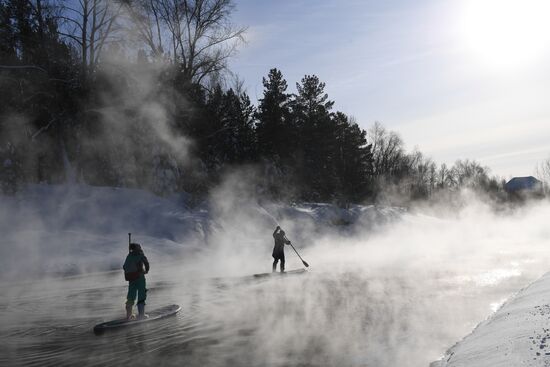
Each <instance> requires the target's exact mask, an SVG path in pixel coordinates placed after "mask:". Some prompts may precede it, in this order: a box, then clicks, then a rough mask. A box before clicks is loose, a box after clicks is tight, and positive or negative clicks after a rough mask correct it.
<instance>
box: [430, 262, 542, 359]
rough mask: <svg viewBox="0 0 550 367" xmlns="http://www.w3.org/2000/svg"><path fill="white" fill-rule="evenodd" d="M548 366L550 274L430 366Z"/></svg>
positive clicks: (504, 306) (522, 292) (502, 308)
mask: <svg viewBox="0 0 550 367" xmlns="http://www.w3.org/2000/svg"><path fill="white" fill-rule="evenodd" d="M462 366H464V367H490V366H491V367H493V366H499V367H506V366H510V367H517V366H544V367H548V366H550V273H547V274H546V275H544V276H543V277H542V278H540V279H538V280H537V281H535V282H533V283H532V284H530V285H529V286H528V287H526V288H524V289H522V290H521V291H519V292H518V293H517V294H516V295H515V296H514V297H512V298H511V299H510V300H509V301H508V302H506V303H505V304H504V305H503V306H502V307H501V308H500V309H499V310H498V311H497V312H496V313H495V314H493V315H492V316H491V317H490V318H489V319H487V320H486V321H484V322H482V323H481V324H479V325H478V327H477V328H476V329H475V330H474V331H473V332H472V333H471V334H470V335H468V336H467V337H466V338H464V339H463V340H462V341H460V342H458V343H457V344H456V345H455V346H453V347H452V348H451V349H449V350H448V351H447V353H446V355H445V357H444V358H443V359H442V360H441V361H438V362H434V363H433V364H432V367H462Z"/></svg>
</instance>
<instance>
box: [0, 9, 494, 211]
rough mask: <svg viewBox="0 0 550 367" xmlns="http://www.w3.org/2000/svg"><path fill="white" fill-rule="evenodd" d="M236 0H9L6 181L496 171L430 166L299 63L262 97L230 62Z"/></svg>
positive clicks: (271, 78)
mask: <svg viewBox="0 0 550 367" xmlns="http://www.w3.org/2000/svg"><path fill="white" fill-rule="evenodd" d="M233 11H234V4H233V3H232V1H231V0H189V1H186V0H157V1H150V0H110V1H108V0H79V1H60V0H51V1H46V0H0V92H1V96H2V97H1V100H0V163H1V166H0V168H1V174H0V183H1V185H2V190H3V191H4V192H5V193H14V192H16V191H17V189H18V188H19V187H21V186H22V185H24V184H25V183H38V182H47V183H62V182H67V181H78V182H83V183H87V184H90V185H107V186H115V187H135V188H144V189H148V190H151V191H153V192H155V193H158V194H166V193H170V192H177V191H186V192H191V193H196V194H204V193H207V192H208V191H209V190H210V189H211V188H212V187H215V186H216V185H217V184H218V183H219V182H220V180H222V178H223V177H224V175H225V174H226V173H227V172H230V171H233V170H235V169H236V168H243V172H253V175H254V180H255V183H256V185H257V189H258V190H260V191H261V192H262V193H263V194H265V195H268V196H270V197H272V198H276V199H286V200H310V201H332V202H338V203H350V202H364V201H374V200H385V199H388V200H391V198H399V199H400V200H410V199H427V198H430V197H433V196H435V195H439V194H442V193H448V192H453V191H459V189H461V188H463V187H470V188H472V189H475V190H477V191H480V192H485V193H489V194H490V195H497V196H498V195H499V193H501V192H502V182H500V180H499V179H497V178H494V177H490V175H489V173H488V170H487V169H486V168H485V167H482V166H481V165H479V164H478V163H477V162H474V161H469V160H463V161H457V162H456V164H455V165H454V166H452V167H447V166H446V165H444V164H443V165H437V164H436V163H435V162H433V161H432V160H431V159H429V158H427V157H425V156H424V155H423V154H422V153H421V152H419V151H413V152H407V151H406V150H405V146H404V142H403V141H402V139H401V138H400V137H399V135H398V134H397V133H395V132H392V131H388V130H386V129H385V128H384V127H383V126H382V125H381V124H380V123H374V124H373V126H372V127H371V128H370V129H368V131H365V130H364V129H362V128H361V127H360V126H359V125H358V124H357V122H356V121H355V119H354V118H353V117H351V116H349V115H347V114H345V113H343V112H340V111H336V110H334V108H333V106H334V102H333V101H332V100H330V99H329V96H328V95H327V93H326V91H325V83H323V82H322V81H321V80H320V79H319V78H318V77H317V76H315V75H305V76H304V77H303V78H302V79H301V80H300V81H298V82H297V83H296V88H295V90H296V92H295V93H291V92H290V91H289V87H288V83H287V81H286V80H285V78H284V76H283V74H282V72H281V71H280V70H278V69H276V68H273V69H271V70H269V71H268V72H267V71H266V72H267V75H266V76H265V77H264V78H263V87H264V89H263V94H262V95H261V96H260V98H259V100H258V102H257V103H253V102H252V101H251V99H250V97H249V96H248V95H247V94H246V92H245V91H244V90H243V88H242V82H240V81H239V80H238V78H235V77H234V76H232V74H231V71H230V70H228V68H227V65H228V60H230V58H231V57H233V56H234V55H235V52H236V51H237V49H238V47H239V46H240V45H241V44H242V42H243V41H244V35H245V32H246V29H245V28H240V27H237V26H236V25H235V24H233V23H232V20H231V15H232V13H233Z"/></svg>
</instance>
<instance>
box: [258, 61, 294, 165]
mask: <svg viewBox="0 0 550 367" xmlns="http://www.w3.org/2000/svg"><path fill="white" fill-rule="evenodd" d="M262 81H263V85H264V96H263V98H261V99H260V100H259V105H258V112H257V115H256V118H257V120H258V122H257V124H256V134H257V138H258V149H259V153H260V155H262V156H263V157H264V158H268V159H270V160H272V161H273V162H275V163H276V164H277V165H279V166H280V165H282V163H283V162H286V161H288V158H289V157H290V156H291V152H292V150H293V146H294V136H295V133H296V131H293V129H294V127H293V122H292V120H291V116H290V95H289V94H288V93H287V92H286V90H287V87H288V85H287V82H286V80H285V79H284V78H283V74H282V73H281V71H280V70H277V69H271V70H270V71H269V74H268V76H267V78H263V80H262Z"/></svg>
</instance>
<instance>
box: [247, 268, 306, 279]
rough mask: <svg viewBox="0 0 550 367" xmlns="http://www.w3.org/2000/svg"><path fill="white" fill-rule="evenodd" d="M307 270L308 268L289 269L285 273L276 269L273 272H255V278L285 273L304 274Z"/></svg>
mask: <svg viewBox="0 0 550 367" xmlns="http://www.w3.org/2000/svg"><path fill="white" fill-rule="evenodd" d="M305 272H307V270H306V269H296V270H289V271H285V272H284V273H281V272H280V271H276V272H273V273H261V274H254V278H262V277H270V276H277V275H281V276H284V275H294V274H303V273H305Z"/></svg>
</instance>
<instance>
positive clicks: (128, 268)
mask: <svg viewBox="0 0 550 367" xmlns="http://www.w3.org/2000/svg"><path fill="white" fill-rule="evenodd" d="M129 250H130V253H129V254H128V256H126V261H125V262H124V266H123V269H124V278H125V279H126V280H127V281H128V282H129V283H128V295H127V297H126V318H127V319H128V320H130V319H132V318H133V317H134V315H132V308H133V307H134V302H135V300H136V296H137V308H138V319H143V318H146V317H147V315H145V299H146V298H147V289H146V288H145V274H147V273H148V272H149V261H148V260H147V257H146V256H145V254H144V253H143V250H142V249H141V246H140V245H139V244H138V243H130V245H129Z"/></svg>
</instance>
